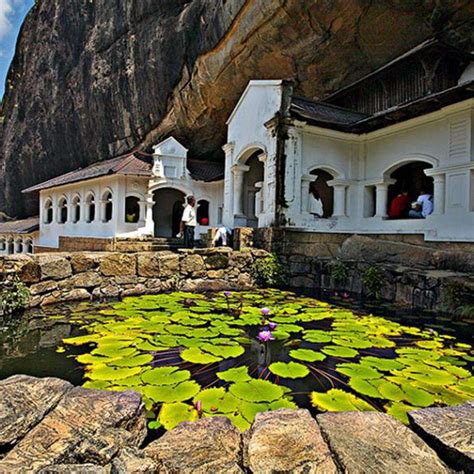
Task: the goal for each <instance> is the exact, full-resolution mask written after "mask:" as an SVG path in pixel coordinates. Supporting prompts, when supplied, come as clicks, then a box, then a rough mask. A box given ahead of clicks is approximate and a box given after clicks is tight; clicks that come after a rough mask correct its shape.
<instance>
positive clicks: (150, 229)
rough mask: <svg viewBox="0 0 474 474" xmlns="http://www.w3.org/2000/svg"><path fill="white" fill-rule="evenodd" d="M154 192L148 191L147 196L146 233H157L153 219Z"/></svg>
mask: <svg viewBox="0 0 474 474" xmlns="http://www.w3.org/2000/svg"><path fill="white" fill-rule="evenodd" d="M154 205H155V202H154V201H153V193H148V194H147V195H146V196H145V229H144V234H145V235H151V236H153V235H155V221H154V220H153V206H154Z"/></svg>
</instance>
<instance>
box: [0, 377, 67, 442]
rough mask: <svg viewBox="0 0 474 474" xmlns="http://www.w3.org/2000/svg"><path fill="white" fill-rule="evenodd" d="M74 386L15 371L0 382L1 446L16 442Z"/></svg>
mask: <svg viewBox="0 0 474 474" xmlns="http://www.w3.org/2000/svg"><path fill="white" fill-rule="evenodd" d="M71 389H72V385H71V384H70V383H69V382H66V381H64V380H60V379H54V378H44V379H37V378H35V377H28V376H26V375H16V376H14V377H10V378H8V379H7V380H3V381H1V382H0V448H1V447H2V446H5V445H12V444H15V443H16V442H17V441H18V440H19V439H21V438H22V437H23V436H25V435H26V434H27V433H28V431H29V430H30V429H31V428H33V427H34V426H36V425H37V424H38V423H39V422H40V421H41V420H42V419H43V418H44V416H45V415H46V414H47V413H48V412H50V411H51V410H52V409H53V408H55V407H56V405H57V404H58V403H59V401H60V400H61V398H62V397H63V396H64V394H65V393H66V392H68V391H69V390H71Z"/></svg>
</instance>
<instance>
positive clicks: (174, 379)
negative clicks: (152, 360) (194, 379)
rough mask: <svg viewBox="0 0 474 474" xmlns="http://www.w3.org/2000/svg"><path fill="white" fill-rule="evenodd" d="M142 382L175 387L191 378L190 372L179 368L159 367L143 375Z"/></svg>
mask: <svg viewBox="0 0 474 474" xmlns="http://www.w3.org/2000/svg"><path fill="white" fill-rule="evenodd" d="M141 377H142V380H143V382H145V383H149V384H151V385H175V384H177V383H180V382H184V381H185V380H188V379H190V378H191V372H189V370H180V369H179V367H173V366H171V367H157V368H156V369H151V370H148V371H146V372H145V373H143V374H142V376H141Z"/></svg>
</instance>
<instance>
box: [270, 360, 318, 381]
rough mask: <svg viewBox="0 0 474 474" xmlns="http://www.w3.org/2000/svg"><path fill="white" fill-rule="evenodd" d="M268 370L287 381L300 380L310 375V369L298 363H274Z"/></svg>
mask: <svg viewBox="0 0 474 474" xmlns="http://www.w3.org/2000/svg"><path fill="white" fill-rule="evenodd" d="M268 370H270V372H271V373H272V374H275V375H278V376H280V377H283V378H287V379H299V378H303V377H306V376H307V375H308V374H309V369H308V368H307V367H306V366H305V365H303V364H299V363H298V362H288V363H285V362H273V364H270V365H269V366H268Z"/></svg>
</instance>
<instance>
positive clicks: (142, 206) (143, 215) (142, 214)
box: [138, 201, 147, 227]
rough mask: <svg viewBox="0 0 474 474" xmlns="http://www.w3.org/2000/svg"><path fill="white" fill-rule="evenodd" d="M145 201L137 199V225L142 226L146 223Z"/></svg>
mask: <svg viewBox="0 0 474 474" xmlns="http://www.w3.org/2000/svg"><path fill="white" fill-rule="evenodd" d="M146 204H147V203H146V201H138V206H139V207H140V219H139V220H138V227H144V226H145V223H146Z"/></svg>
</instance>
